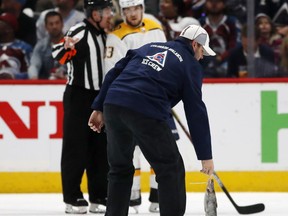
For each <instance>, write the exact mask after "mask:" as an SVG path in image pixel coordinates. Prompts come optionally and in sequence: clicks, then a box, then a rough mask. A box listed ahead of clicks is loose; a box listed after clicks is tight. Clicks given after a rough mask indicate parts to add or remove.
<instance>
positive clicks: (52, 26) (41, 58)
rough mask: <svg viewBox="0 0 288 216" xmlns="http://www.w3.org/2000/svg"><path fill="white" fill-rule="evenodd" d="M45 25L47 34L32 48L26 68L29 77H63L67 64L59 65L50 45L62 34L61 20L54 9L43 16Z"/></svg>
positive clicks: (61, 36) (56, 41)
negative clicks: (28, 64)
mask: <svg viewBox="0 0 288 216" xmlns="http://www.w3.org/2000/svg"><path fill="white" fill-rule="evenodd" d="M45 27H46V30H47V32H48V36H46V37H44V38H42V39H41V40H39V41H38V42H37V44H36V45H35V47H34V49H33V54H32V56H31V62H30V66H29V69H28V75H29V78H30V79H65V78H66V72H67V66H66V65H61V64H60V63H59V62H58V61H56V60H55V59H54V58H53V57H52V45H54V44H56V43H58V42H59V41H60V40H61V39H62V38H63V36H64V34H63V32H62V29H63V20H62V17H61V15H60V14H59V13H58V12H56V11H49V12H48V13H47V14H46V16H45Z"/></svg>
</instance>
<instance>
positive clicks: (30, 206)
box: [0, 192, 288, 216]
mask: <svg viewBox="0 0 288 216" xmlns="http://www.w3.org/2000/svg"><path fill="white" fill-rule="evenodd" d="M216 196H217V202H218V208H217V212H218V216H221V215H223V216H236V215H239V214H238V213H237V211H236V209H235V208H234V207H233V205H232V204H231V202H230V201H229V199H228V198H227V197H226V195H225V194H224V193H222V192H217V193H216ZM231 196H232V198H233V199H234V201H235V202H236V203H237V205H239V206H246V205H253V204H256V203H264V204H265V210H264V211H263V212H261V213H258V214H252V215H259V216H260V215H261V216H262V215H263V216H264V215H266V216H288V193H231ZM85 198H87V194H85ZM203 200H204V194H203V193H187V207H186V214H185V215H193V216H196V215H197V216H204V215H205V214H204V210H203ZM142 202H143V203H142V205H141V206H140V208H139V213H138V214H137V216H157V215H159V214H157V213H149V211H148V208H149V204H150V203H149V201H148V194H147V193H142ZM0 215H7V216H8V215H29V216H30V215H31V216H32V215H33V216H41V215H45V216H50V215H51V216H52V215H53V216H55V215H66V216H67V214H65V213H64V203H63V202H62V195H61V194H0ZM88 215H93V214H91V213H88ZM94 215H99V216H103V215H104V214H94ZM129 215H134V216H136V214H135V212H134V209H130V210H129Z"/></svg>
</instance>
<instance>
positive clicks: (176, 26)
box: [158, 0, 199, 40]
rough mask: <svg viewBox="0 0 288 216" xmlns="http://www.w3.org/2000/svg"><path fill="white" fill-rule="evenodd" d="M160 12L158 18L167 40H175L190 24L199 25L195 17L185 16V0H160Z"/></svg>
mask: <svg viewBox="0 0 288 216" xmlns="http://www.w3.org/2000/svg"><path fill="white" fill-rule="evenodd" d="M159 6H160V14H159V17H158V19H159V20H160V22H161V23H162V26H163V30H164V32H165V35H166V38H167V40H173V39H175V38H176V37H177V36H179V34H180V33H181V31H182V30H183V29H184V28H185V27H186V26H188V25H191V24H195V25H199V21H198V20H197V19H195V18H193V17H183V16H182V14H183V11H184V2H183V0H160V5H159Z"/></svg>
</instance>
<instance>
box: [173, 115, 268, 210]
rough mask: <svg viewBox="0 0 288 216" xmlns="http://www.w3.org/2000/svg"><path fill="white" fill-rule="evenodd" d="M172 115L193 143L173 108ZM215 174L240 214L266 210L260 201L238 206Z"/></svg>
mask: <svg viewBox="0 0 288 216" xmlns="http://www.w3.org/2000/svg"><path fill="white" fill-rule="evenodd" d="M172 115H173V116H174V118H175V119H176V121H177V122H178V124H179V125H180V127H181V128H182V130H183V131H184V133H185V134H186V135H187V137H188V138H189V140H190V141H191V143H192V139H191V136H190V134H189V132H188V131H187V129H186V128H185V126H184V125H183V124H182V122H181V121H180V119H179V117H178V115H177V114H176V113H175V111H174V110H173V109H172ZM192 144H193V143H192ZM213 176H214V178H215V179H216V181H217V182H218V184H219V186H220V187H221V189H222V190H223V191H224V193H225V194H226V196H227V197H228V199H229V200H230V202H231V203H232V204H233V206H234V207H235V209H236V210H237V211H238V213H239V214H254V213H258V212H261V211H264V209H265V205H264V204H263V203H258V204H254V205H249V206H238V205H237V204H236V203H235V201H234V200H233V199H232V197H231V195H230V193H229V192H228V190H227V189H226V187H225V186H224V184H223V183H222V181H221V179H220V178H219V176H218V175H217V174H216V172H215V171H214V173H213Z"/></svg>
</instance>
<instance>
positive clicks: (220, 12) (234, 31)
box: [200, 0, 240, 77]
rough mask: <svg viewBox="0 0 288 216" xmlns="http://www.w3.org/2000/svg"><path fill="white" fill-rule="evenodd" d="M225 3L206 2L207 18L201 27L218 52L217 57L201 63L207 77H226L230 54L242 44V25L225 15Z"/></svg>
mask: <svg viewBox="0 0 288 216" xmlns="http://www.w3.org/2000/svg"><path fill="white" fill-rule="evenodd" d="M225 3H226V1H225V0H206V2H205V13H206V16H205V17H201V18H200V24H201V26H202V27H203V28H204V29H205V30H206V31H207V32H208V34H209V37H210V46H211V47H212V49H213V50H214V51H215V52H216V56H209V57H208V58H206V59H204V60H203V61H201V63H202V64H203V67H204V75H205V77H225V76H226V73H227V59H228V56H229V53H230V51H231V49H233V48H235V47H236V46H237V44H239V43H240V23H239V21H238V20H237V18H236V17H233V16H228V15H226V14H225V13H226V10H225V9H226V4H225Z"/></svg>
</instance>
